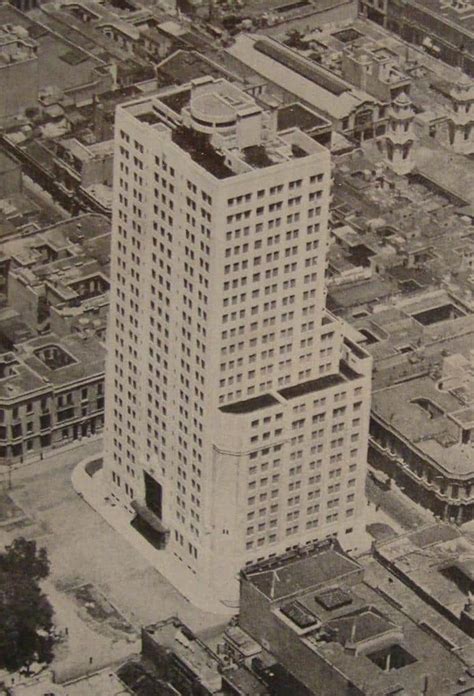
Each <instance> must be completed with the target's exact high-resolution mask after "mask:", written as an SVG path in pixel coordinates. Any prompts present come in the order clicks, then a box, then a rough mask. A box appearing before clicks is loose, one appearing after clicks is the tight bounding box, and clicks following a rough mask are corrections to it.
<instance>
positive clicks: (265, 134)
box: [104, 78, 371, 602]
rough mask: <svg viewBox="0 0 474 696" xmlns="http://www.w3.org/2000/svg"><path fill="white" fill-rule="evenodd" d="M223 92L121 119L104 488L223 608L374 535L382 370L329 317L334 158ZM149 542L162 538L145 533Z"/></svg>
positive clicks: (182, 98) (170, 97)
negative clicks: (336, 546) (270, 572)
mask: <svg viewBox="0 0 474 696" xmlns="http://www.w3.org/2000/svg"><path fill="white" fill-rule="evenodd" d="M275 116H276V115H275V114H274V113H266V112H264V111H263V110H262V109H261V108H260V107H259V106H258V105H257V103H256V102H255V101H254V99H253V98H251V97H249V96H248V95H247V94H245V93H244V92H242V91H240V90H239V89H237V88H236V87H235V86H233V85H231V84H230V83H229V82H227V81H225V80H213V79H212V78H202V79H199V80H196V81H193V82H192V83H191V84H190V85H186V86H184V87H179V88H173V89H170V90H167V91H165V92H163V93H162V94H161V95H160V96H158V97H147V98H146V99H141V100H137V101H135V102H132V103H130V104H128V105H126V106H123V107H120V108H119V109H118V113H117V120H116V150H115V158H114V167H115V172H114V182H115V191H114V215H113V228H114V234H113V248H112V278H111V282H112V287H111V300H112V301H111V311H110V315H109V321H110V324H109V335H108V363H107V369H106V390H107V406H106V432H105V461H104V473H105V477H106V482H107V486H108V487H109V488H110V491H111V493H112V494H113V496H114V497H116V498H117V499H119V500H120V501H121V502H122V503H123V504H124V505H125V506H127V507H128V508H130V509H132V508H133V509H134V510H135V511H136V512H137V513H138V518H139V520H138V521H139V523H140V525H141V528H142V530H144V531H145V530H146V528H147V526H148V527H152V528H153V530H152V531H153V540H154V543H155V545H156V546H158V547H159V548H162V549H166V552H167V553H170V554H172V555H173V557H174V558H175V559H176V561H177V563H178V566H177V567H178V568H180V573H186V572H189V573H191V574H192V576H196V578H197V579H198V581H199V583H200V584H202V585H203V586H204V587H207V588H209V589H210V590H211V591H213V592H215V593H216V596H218V597H219V598H220V599H221V600H222V601H224V602H225V601H228V602H232V601H235V599H236V598H237V596H238V582H237V573H238V570H239V568H241V567H242V566H244V565H245V564H246V563H249V562H252V561H254V560H256V559H257V558H265V557H268V556H271V555H275V554H277V553H279V552H282V551H284V550H285V549H288V548H291V547H293V546H298V545H300V544H304V543H307V542H310V541H312V540H314V539H315V538H316V539H318V538H321V537H324V536H327V535H334V534H338V535H340V536H341V538H342V539H344V540H345V541H346V542H347V543H348V544H350V545H352V544H354V543H355V542H354V539H355V537H356V535H357V532H358V531H359V529H360V526H361V525H363V517H364V510H365V497H364V481H365V475H366V450H367V436H368V417H369V402H370V372H371V359H370V357H369V356H368V354H367V353H365V351H363V350H362V349H360V348H359V347H358V346H357V345H356V344H355V343H354V342H353V340H352V339H351V338H350V336H349V335H348V333H347V332H348V331H349V329H348V327H346V326H343V325H342V324H341V323H340V322H339V321H337V320H336V319H335V318H334V317H333V316H332V315H331V314H330V313H329V312H327V311H326V309H325V294H326V291H325V278H324V277H325V266H326V251H327V246H328V206H329V191H330V182H331V163H330V155H329V151H328V150H327V149H326V148H325V147H323V146H322V145H320V144H319V143H316V142H315V141H314V140H312V139H311V138H309V137H308V136H306V135H305V134H303V133H302V132H301V131H299V130H298V129H288V130H286V131H280V132H279V131H278V129H277V126H276V118H275ZM149 531H151V530H149Z"/></svg>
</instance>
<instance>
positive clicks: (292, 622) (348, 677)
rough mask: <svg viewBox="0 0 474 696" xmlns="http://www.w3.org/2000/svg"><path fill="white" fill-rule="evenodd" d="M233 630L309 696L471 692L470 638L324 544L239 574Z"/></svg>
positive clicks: (381, 575) (378, 570)
mask: <svg viewBox="0 0 474 696" xmlns="http://www.w3.org/2000/svg"><path fill="white" fill-rule="evenodd" d="M420 551H421V548H420ZM239 625H240V626H241V628H243V629H244V630H245V631H246V632H247V633H249V634H250V635H251V636H252V637H253V638H254V639H255V640H256V641H257V642H258V643H260V644H261V645H262V647H263V648H264V650H265V651H266V652H268V653H271V655H272V656H273V659H276V660H278V661H279V662H280V663H281V664H282V665H283V667H285V668H286V669H287V670H288V671H289V672H290V673H291V674H292V675H293V676H294V677H295V678H296V679H298V680H299V681H301V682H302V684H303V685H304V686H305V687H306V688H307V689H308V690H309V691H310V693H313V694H318V696H334V694H338V696H339V695H342V694H347V696H349V695H351V696H388V695H389V694H390V695H393V694H397V696H398V695H400V696H401V695H403V696H415V695H416V694H420V693H424V694H433V695H434V694H436V696H455V695H461V694H468V693H469V692H470V691H471V690H472V689H473V688H474V677H473V675H472V658H473V651H472V644H471V640H470V638H469V637H468V636H467V635H465V633H464V632H463V631H461V630H460V629H459V628H458V627H456V626H454V625H453V624H452V623H450V622H449V621H447V620H446V619H444V618H443V617H442V616H440V615H439V614H438V612H437V611H436V610H435V609H433V608H431V607H430V606H427V605H426V603H425V602H424V601H423V600H422V599H421V598H420V597H418V596H417V595H416V594H415V593H414V592H413V591H412V590H411V589H409V588H408V587H407V586H406V585H404V584H403V583H401V582H400V581H399V580H398V579H397V578H396V577H395V576H392V575H391V574H390V573H388V572H387V571H386V570H385V569H384V568H383V567H382V566H381V565H379V564H378V563H376V562H373V561H372V562H371V561H367V562H366V563H365V565H364V566H362V565H361V564H360V563H359V562H357V561H355V560H353V559H352V558H349V556H347V555H346V554H344V553H343V552H342V550H341V548H340V547H339V546H338V544H337V542H336V541H334V540H332V539H328V540H326V541H323V542H320V543H319V544H316V545H314V546H311V547H309V548H306V549H299V550H295V551H294V552H290V553H288V554H285V555H284V556H280V557H277V558H273V559H269V560H267V561H263V562H261V563H256V564H254V565H252V566H249V567H247V568H246V569H244V570H243V571H242V573H241V595H240V615H239ZM288 693H293V692H292V691H291V692H290V691H288Z"/></svg>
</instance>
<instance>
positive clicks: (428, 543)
mask: <svg viewBox="0 0 474 696" xmlns="http://www.w3.org/2000/svg"><path fill="white" fill-rule="evenodd" d="M374 556H375V558H376V559H377V560H378V561H379V562H380V563H381V564H382V565H383V566H385V567H386V568H388V569H389V570H390V571H391V572H392V573H393V574H394V575H396V576H397V577H398V578H400V580H401V581H402V582H403V583H405V584H406V585H408V586H409V587H410V588H412V589H413V590H414V592H415V593H416V594H417V595H418V596H420V597H421V598H422V599H423V600H424V601H425V602H426V603H427V604H429V605H430V606H432V607H434V608H435V609H436V610H437V611H438V612H439V613H440V614H442V615H443V616H446V617H447V618H448V619H449V620H450V621H452V622H453V623H454V624H455V625H456V626H458V627H459V628H460V629H461V630H462V631H464V632H465V633H467V635H469V636H470V637H471V638H472V637H474V607H473V606H472V596H471V593H472V590H473V588H474V572H473V560H472V559H473V556H474V548H473V546H472V544H471V543H470V541H468V539H467V538H466V537H465V536H463V535H462V534H461V532H460V531H459V530H457V529H455V528H454V527H453V526H451V525H447V524H443V523H440V524H435V525H432V526H429V527H425V528H423V529H421V530H417V531H416V532H410V533H409V534H405V535H404V536H401V537H398V538H396V539H390V540H387V541H380V542H379V543H377V544H376V545H375V547H374Z"/></svg>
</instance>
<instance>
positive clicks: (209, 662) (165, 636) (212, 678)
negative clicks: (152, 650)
mask: <svg viewBox="0 0 474 696" xmlns="http://www.w3.org/2000/svg"><path fill="white" fill-rule="evenodd" d="M143 630H144V631H145V633H146V634H148V636H150V638H152V639H153V640H155V641H156V642H157V643H158V644H160V645H162V646H164V647H167V648H170V649H171V650H172V651H173V652H174V653H175V654H176V655H177V656H178V657H179V659H180V660H182V662H184V664H187V665H188V667H189V668H190V669H191V670H192V671H193V672H195V673H196V674H198V675H199V679H200V681H201V682H202V684H203V685H204V686H205V687H206V688H208V689H210V691H211V693H214V692H216V691H217V690H218V689H220V687H221V676H220V672H219V661H218V659H217V657H216V656H215V655H214V653H213V652H212V651H211V650H210V648H208V647H207V645H205V644H204V643H203V642H201V641H200V640H199V639H198V638H197V637H196V636H195V635H194V634H193V633H191V631H190V630H189V629H188V628H187V627H186V626H184V625H183V624H182V623H181V622H180V621H179V619H177V618H175V617H173V618H171V619H167V620H165V621H161V622H158V623H156V624H152V625H150V626H146V627H145V628H144V629H143Z"/></svg>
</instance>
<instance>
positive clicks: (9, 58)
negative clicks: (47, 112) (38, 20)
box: [0, 23, 39, 123]
mask: <svg viewBox="0 0 474 696" xmlns="http://www.w3.org/2000/svg"><path fill="white" fill-rule="evenodd" d="M0 27H1V28H0V93H1V94H2V99H1V100H0V123H1V122H3V121H5V119H7V118H9V117H12V116H16V115H18V114H22V113H24V111H25V110H26V109H28V108H31V107H34V106H36V102H37V99H38V89H39V73H38V44H37V43H36V41H33V40H32V39H31V38H30V36H29V34H28V31H27V30H26V29H25V28H24V27H22V26H21V25H19V24H2V23H0Z"/></svg>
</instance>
